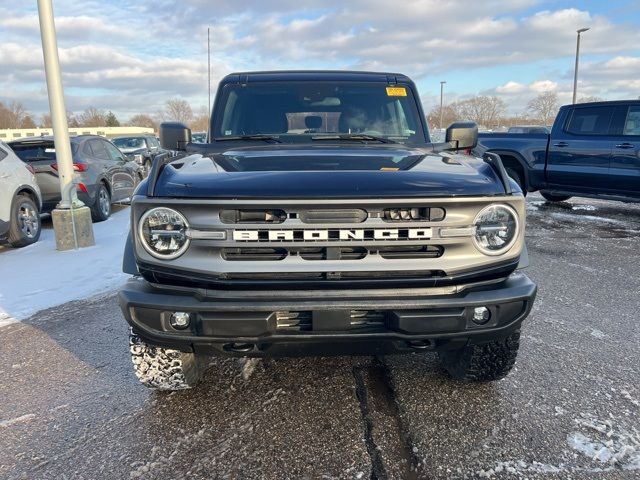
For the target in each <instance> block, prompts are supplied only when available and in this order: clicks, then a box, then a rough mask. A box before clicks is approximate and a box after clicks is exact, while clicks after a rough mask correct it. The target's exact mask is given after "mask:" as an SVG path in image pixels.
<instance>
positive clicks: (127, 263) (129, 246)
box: [122, 232, 140, 276]
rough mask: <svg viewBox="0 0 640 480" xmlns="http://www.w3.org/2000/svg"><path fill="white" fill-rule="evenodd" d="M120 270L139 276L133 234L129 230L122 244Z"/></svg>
mask: <svg viewBox="0 0 640 480" xmlns="http://www.w3.org/2000/svg"><path fill="white" fill-rule="evenodd" d="M122 271H123V272H124V273H128V274H130V275H135V276H139V275H140V272H139V271H138V264H137V263H136V256H135V253H134V247H133V236H132V235H131V232H129V235H127V241H126V242H125V244H124V256H123V257H122Z"/></svg>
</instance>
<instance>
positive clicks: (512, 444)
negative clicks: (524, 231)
mask: <svg viewBox="0 0 640 480" xmlns="http://www.w3.org/2000/svg"><path fill="white" fill-rule="evenodd" d="M528 213H529V225H528V246H529V253H530V257H531V264H532V265H531V267H530V268H529V270H528V274H529V275H530V276H531V277H533V278H534V279H535V280H536V281H537V282H538V283H539V287H540V291H539V296H538V300H537V302H536V304H535V307H534V310H533V313H532V316H531V317H530V318H529V319H528V320H527V322H526V324H525V326H524V328H523V334H522V342H521V345H522V346H521V353H520V356H519V358H518V363H517V365H516V369H515V371H514V372H512V373H511V374H510V375H509V376H508V377H507V378H506V379H504V380H501V381H499V382H495V383H491V384H480V385H478V384H462V383H459V382H454V381H452V380H450V379H448V378H447V377H446V376H445V375H444V373H443V372H442V370H441V369H440V368H439V367H438V365H437V361H436V358H435V356H434V355H431V354H426V355H409V356H387V357H383V358H371V357H354V358H349V357H338V358H320V359H318V358H304V359H279V360H270V361H260V362H254V361H252V362H247V363H242V362H240V361H238V360H236V359H216V360H215V361H213V363H212V366H211V368H210V370H209V371H208V374H207V377H206V381H205V382H204V384H202V385H200V386H199V388H197V389H195V390H193V391H186V392H180V393H173V394H164V393H156V392H150V391H147V390H145V389H144V388H143V387H142V386H140V385H139V384H138V383H137V381H136V380H135V378H134V377H133V374H132V372H131V369H130V365H129V362H130V360H129V358H128V354H127V350H126V327H125V323H124V320H123V319H122V318H121V315H120V312H119V309H118V307H117V303H116V300H115V297H114V296H113V295H107V296H105V297H103V298H99V299H92V300H89V301H80V302H75V303H70V304H66V305H64V306H62V307H57V308H54V309H51V310H48V311H45V312H42V313H40V314H38V315H36V316H34V317H32V318H31V319H29V320H28V321H26V322H23V323H19V324H13V325H9V326H7V327H3V328H0V451H1V452H2V456H0V478H10V479H13V478H29V479H30V478H37V479H47V478H56V479H57V478H107V479H110V478H114V479H121V478H182V477H190V478H402V479H405V478H407V479H411V478H433V479H458V478H483V477H489V478H530V479H534V478H544V479H547V478H550V479H556V478H557V479H566V478H572V479H582V478H584V479H632V478H640V420H639V418H640V388H639V386H638V378H640V364H639V363H640V360H639V353H640V351H639V350H640V347H639V344H638V340H637V339H638V334H639V331H638V318H639V314H638V311H637V310H638V307H639V306H640V303H639V300H638V297H639V294H638V292H640V265H639V264H638V253H637V252H638V249H639V248H640V206H639V205H627V204H622V203H614V202H598V201H591V200H582V199H580V200H576V201H572V202H570V203H565V204H560V205H550V204H547V203H545V202H544V201H543V200H542V199H541V198H540V197H538V196H531V197H530V198H529V199H528Z"/></svg>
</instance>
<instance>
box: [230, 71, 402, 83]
mask: <svg viewBox="0 0 640 480" xmlns="http://www.w3.org/2000/svg"><path fill="white" fill-rule="evenodd" d="M278 80H309V81H311V80H333V81H341V80H342V81H359V82H389V81H394V82H403V83H410V82H411V80H410V79H409V77H407V76H406V75H403V74H401V73H392V72H363V71H355V70H273V71H255V72H235V73H230V74H229V75H227V76H226V77H224V78H223V79H222V82H221V83H232V82H242V83H246V82H267V81H278Z"/></svg>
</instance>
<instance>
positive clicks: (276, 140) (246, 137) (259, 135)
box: [213, 133, 282, 143]
mask: <svg viewBox="0 0 640 480" xmlns="http://www.w3.org/2000/svg"><path fill="white" fill-rule="evenodd" d="M228 140H264V141H265V142H273V143H282V140H280V139H279V138H277V137H274V136H273V135H264V134H262V133H256V134H253V135H234V136H231V137H219V138H214V139H213V141H214V142H223V141H228Z"/></svg>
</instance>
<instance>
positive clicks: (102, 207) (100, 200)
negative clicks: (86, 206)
mask: <svg viewBox="0 0 640 480" xmlns="http://www.w3.org/2000/svg"><path fill="white" fill-rule="evenodd" d="M109 216H111V194H110V193H109V189H107V186H106V185H105V184H104V183H102V182H100V184H99V185H98V192H97V193H96V200H95V202H93V205H92V206H91V218H92V219H93V221H94V222H104V221H105V220H106V219H107V218H109Z"/></svg>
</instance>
